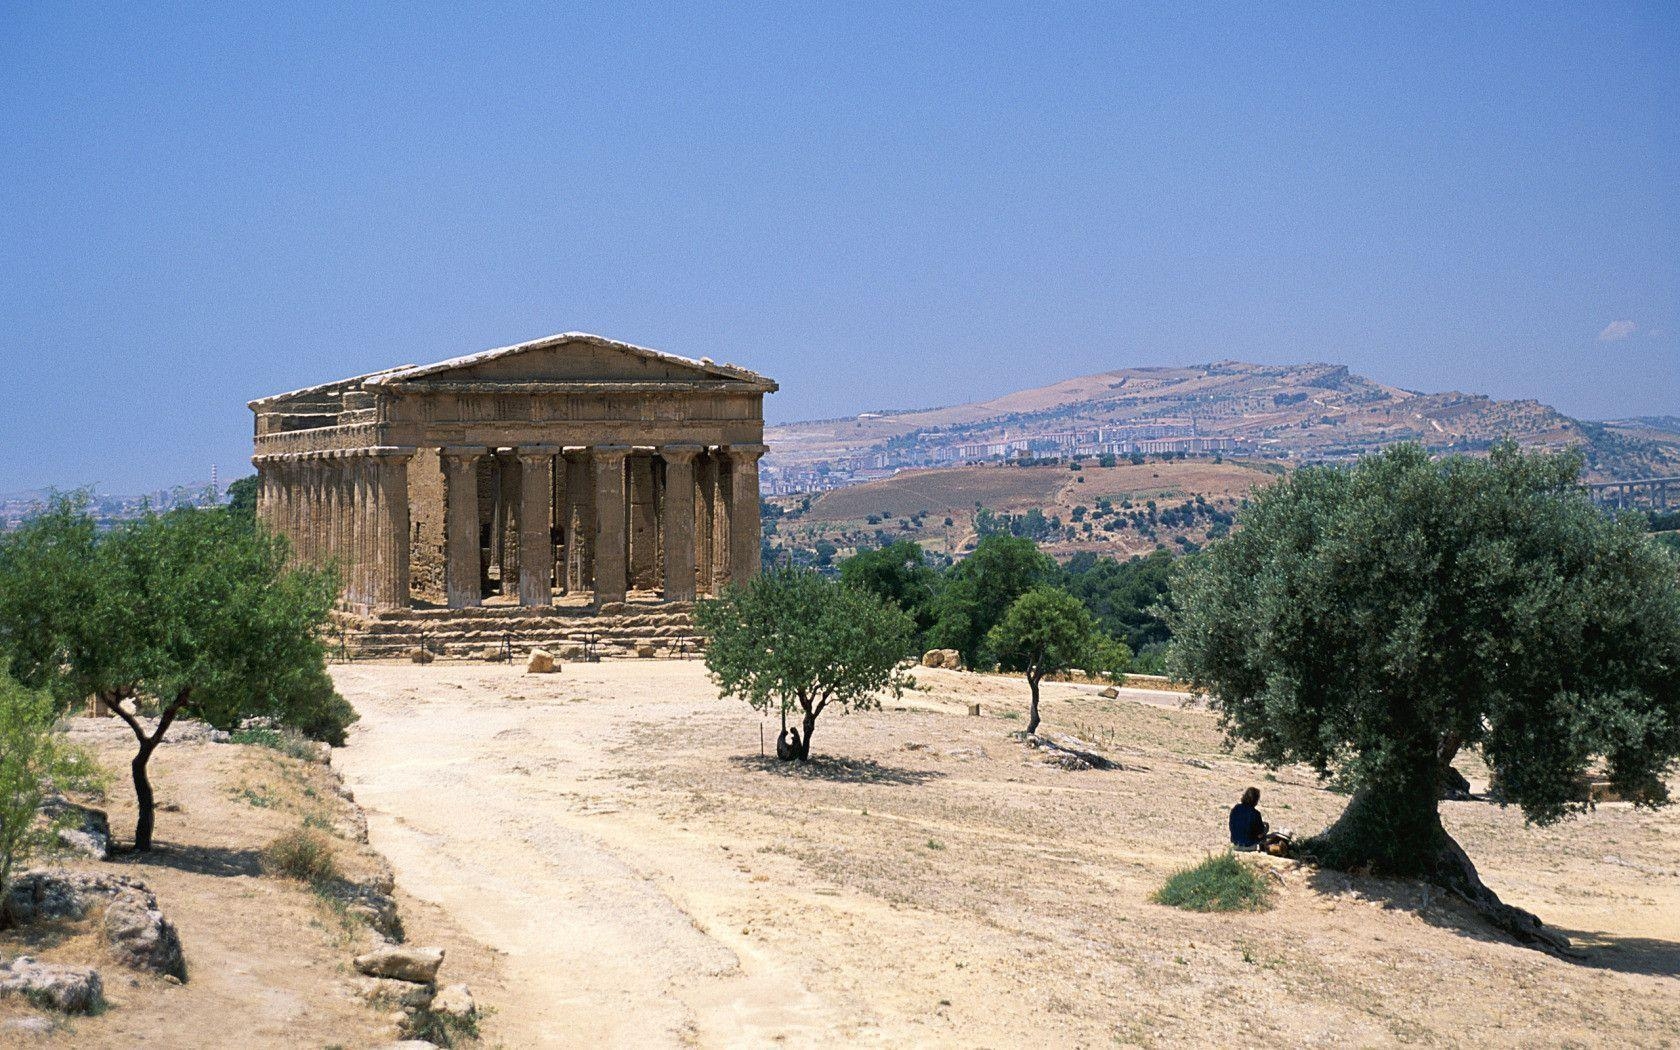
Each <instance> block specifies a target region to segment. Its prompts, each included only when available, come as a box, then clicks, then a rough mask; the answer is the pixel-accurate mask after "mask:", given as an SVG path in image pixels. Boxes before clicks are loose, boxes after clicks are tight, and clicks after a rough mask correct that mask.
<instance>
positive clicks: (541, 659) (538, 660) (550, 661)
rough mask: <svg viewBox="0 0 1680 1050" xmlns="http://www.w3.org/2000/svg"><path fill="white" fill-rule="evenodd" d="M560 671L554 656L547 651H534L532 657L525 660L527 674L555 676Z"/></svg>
mask: <svg viewBox="0 0 1680 1050" xmlns="http://www.w3.org/2000/svg"><path fill="white" fill-rule="evenodd" d="M559 669H560V668H559V665H557V664H556V663H555V662H554V654H553V653H551V652H549V651H548V650H546V649H532V650H531V655H530V656H527V657H526V658H525V673H526V674H553V673H554V672H555V671H558V670H559Z"/></svg>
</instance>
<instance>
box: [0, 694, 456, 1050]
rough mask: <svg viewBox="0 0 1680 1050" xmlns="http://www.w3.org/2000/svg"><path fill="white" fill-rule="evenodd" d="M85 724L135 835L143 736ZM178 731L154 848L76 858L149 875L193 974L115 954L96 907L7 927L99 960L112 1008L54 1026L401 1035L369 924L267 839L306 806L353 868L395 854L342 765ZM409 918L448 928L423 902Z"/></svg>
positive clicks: (147, 1042)
mask: <svg viewBox="0 0 1680 1050" xmlns="http://www.w3.org/2000/svg"><path fill="white" fill-rule="evenodd" d="M71 726H72V729H71V738H72V739H73V740H75V741H77V742H78V743H82V744H85V745H88V746H90V747H91V748H92V749H93V750H94V751H95V753H96V754H97V755H98V757H99V758H100V760H101V762H102V764H103V765H104V766H105V767H106V768H107V769H109V770H110V771H111V772H112V774H113V776H112V781H111V784H110V791H109V797H108V799H107V800H106V801H105V802H103V803H102V805H103V806H105V807H106V808H107V809H108V810H109V812H110V816H111V829H112V831H113V832H114V834H115V837H116V838H117V839H118V840H119V841H120V842H121V843H124V844H126V843H127V842H128V841H129V840H130V838H131V836H132V834H133V830H134V816H135V813H134V805H133V798H134V793H133V788H132V787H131V786H130V785H129V782H128V779H127V773H128V760H129V758H130V757H132V755H133V751H134V738H133V736H132V735H130V733H129V731H128V729H127V728H126V727H125V726H124V725H123V724H122V723H120V722H118V721H117V720H116V719H114V718H110V719H104V718H75V719H72V721H71ZM170 735H171V737H177V738H179V739H176V740H173V741H172V742H166V743H164V744H163V746H162V747H160V748H159V749H158V751H157V754H156V755H155V756H154V757H153V759H152V762H151V770H152V782H153V784H154V786H155V787H156V789H157V795H158V803H159V808H160V812H159V813H158V822H157V837H156V848H155V849H154V850H153V851H152V852H151V853H147V854H134V853H128V854H118V855H117V856H115V857H113V858H112V859H111V860H110V861H107V862H99V861H93V860H81V861H66V862H63V865H62V866H69V867H79V868H86V869H90V870H95V871H101V872H105V873H109V874H120V875H129V876H133V877H136V878H139V879H141V880H143V881H144V882H145V883H146V885H147V886H148V887H150V888H151V889H152V890H153V891H154V892H155V893H156V894H157V897H158V904H159V907H160V909H161V910H162V911H163V913H164V915H166V916H167V917H168V918H169V919H170V920H171V921H172V922H174V923H175V925H176V928H177V929H178V930H179V932H180V936H181V943H182V947H183V949H184V950H185V954H186V960H187V978H188V979H187V983H186V984H185V985H173V984H170V983H168V982H166V981H164V980H163V979H161V978H157V977H153V976H150V975H141V974H137V973H134V972H132V971H129V970H125V969H123V968H122V967H120V966H118V965H115V964H114V963H112V962H111V961H110V960H109V959H108V958H106V957H105V956H104V954H103V952H102V950H101V947H100V945H99V943H98V939H97V937H96V935H95V934H94V933H93V930H94V929H95V928H96V927H97V922H94V923H91V924H88V925H86V926H84V927H63V926H58V927H55V926H46V927H29V928H27V929H25V930H23V931H10V932H8V933H7V934H5V935H4V937H3V938H0V955H4V956H6V957H10V956H12V955H15V954H25V953H27V954H31V955H35V956H37V957H39V958H43V959H46V960H50V961H57V962H71V963H79V964H82V965H92V966H97V967H98V968H99V970H100V973H101V976H102V978H103V980H104V986H105V996H106V998H107V1000H109V1002H110V1007H109V1009H107V1010H106V1011H104V1012H103V1013H101V1014H99V1015H98V1016H94V1017H75V1018H59V1019H57V1021H56V1023H57V1028H56V1030H55V1031H53V1032H52V1033H51V1034H50V1035H49V1036H48V1037H47V1039H46V1040H45V1041H46V1042H47V1043H49V1044H52V1045H65V1046H76V1047H101V1048H104V1047H108V1048H112V1050H117V1048H129V1047H139V1046H147V1047H225V1046H240V1047H294V1046H310V1047H325V1046H344V1047H365V1046H371V1045H375V1044H377V1043H381V1042H385V1041H388V1040H389V1039H390V1038H391V1032H390V1030H389V1029H390V1026H389V1025H388V1023H387V1022H386V1021H385V1020H384V1018H383V1017H382V1015H381V1014H380V1013H379V1012H378V1011H376V1010H374V1009H373V1008H371V1007H370V1006H368V1005H367V1004H366V1003H364V1002H363V1001H362V1000H360V999H358V998H356V997H355V995H354V979H355V974H354V973H353V972H352V971H351V967H350V959H351V957H352V956H353V955H354V953H355V952H356V951H357V949H358V946H363V945H365V944H366V943H368V936H369V935H368V934H367V932H366V930H365V929H363V928H362V927H360V926H359V925H358V924H356V923H354V922H350V921H347V920H345V919H344V918H342V917H341V916H340V915H339V914H337V913H335V911H334V910H333V909H332V908H330V907H329V906H328V905H327V904H325V903H324V902H323V901H322V900H321V899H320V898H319V897H317V896H316V895H315V894H313V893H311V892H310V891H309V889H308V888H307V887H306V886H305V885H304V884H303V883H301V882H298V881H296V880H294V879H289V878H285V877H282V876H278V875H274V874H269V873H266V872H265V869H264V864H263V860H262V849H263V847H264V846H266V845H267V844H268V843H269V842H271V841H272V840H273V839H274V838H275V837H276V836H278V835H279V834H281V833H282V832H284V831H287V830H291V829H295V828H297V827H299V826H300V824H302V823H303V822H304V821H305V820H306V819H307V820H309V821H310V822H311V823H313V824H315V825H316V826H317V827H319V828H321V829H324V833H329V834H332V835H333V841H334V842H335V844H336V845H335V852H336V856H337V862H338V866H339V868H340V870H341V871H342V872H343V874H344V875H345V876H346V877H349V878H354V879H362V878H365V877H368V876H370V875H372V874H373V873H374V872H375V871H377V870H378V869H379V868H380V867H381V866H382V865H383V861H382V860H381V858H379V857H378V856H377V855H376V854H374V853H373V852H371V851H370V850H368V849H367V848H366V847H365V846H361V845H359V844H358V843H357V841H356V837H357V836H356V827H355V825H356V822H357V820H358V817H357V815H356V813H355V810H354V807H352V806H350V805H348V804H347V803H345V802H344V801H343V800H342V799H341V798H339V797H338V796H337V794H336V793H335V792H334V790H333V788H334V784H333V781H332V777H331V773H330V772H329V771H328V770H327V768H326V767H325V766H321V765H318V764H315V763H312V762H304V761H299V760H297V759H294V758H288V757H285V756H282V755H280V754H279V753H277V752H275V751H272V750H269V749H268V748H263V747H254V746H245V745H238V744H216V743H210V742H208V741H207V740H206V739H205V738H204V737H203V735H202V733H200V734H199V736H198V739H197V740H196V741H195V740H193V739H191V738H192V735H193V734H192V729H191V727H190V726H178V727H177V728H176V729H173V730H171V733H170ZM40 863H42V864H43V866H54V865H55V864H56V863H57V862H51V861H42V862H40ZM97 914H98V913H97V912H95V916H96V917H97ZM407 917H408V916H406V915H405V918H407ZM410 932H418V933H419V934H420V935H422V936H424V935H429V934H431V935H435V931H434V930H433V929H432V928H431V927H430V926H429V924H428V920H426V919H425V918H424V917H419V916H417V921H416V922H412V923H410ZM442 943H450V942H449V941H448V940H444V941H443V942H442ZM465 955H466V956H467V957H469V958H470V956H471V952H470V951H468V952H467V953H465ZM456 962H457V960H456V959H454V958H453V957H452V958H451V959H450V960H449V964H451V965H453V964H455V963H456ZM28 1015H34V1016H47V1015H42V1014H40V1013H39V1012H38V1011H35V1010H33V1009H32V1008H31V1007H30V1006H29V1005H28V1004H27V1003H25V1002H23V1001H21V1000H19V999H17V998H11V999H7V1000H4V1001H0V1020H5V1019H10V1018H21V1017H24V1016H28ZM8 1042H21V1043H22V1044H23V1045H36V1044H37V1042H39V1040H35V1039H28V1038H25V1037H24V1036H23V1035H21V1034H19V1033H16V1032H11V1033H8V1032H7V1031H5V1030H0V1044H6V1043H8Z"/></svg>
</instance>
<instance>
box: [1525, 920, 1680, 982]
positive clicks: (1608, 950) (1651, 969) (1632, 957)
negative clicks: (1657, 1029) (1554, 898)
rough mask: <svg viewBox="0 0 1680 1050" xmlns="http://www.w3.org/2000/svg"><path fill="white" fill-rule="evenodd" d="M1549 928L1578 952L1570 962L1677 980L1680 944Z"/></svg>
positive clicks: (1679, 964) (1590, 931)
mask: <svg viewBox="0 0 1680 1050" xmlns="http://www.w3.org/2000/svg"><path fill="white" fill-rule="evenodd" d="M1552 929H1554V930H1556V931H1557V932H1559V933H1561V934H1563V935H1564V936H1565V937H1568V938H1569V943H1570V944H1572V945H1574V946H1575V948H1576V950H1578V951H1579V952H1580V953H1581V957H1580V958H1578V959H1571V960H1569V961H1570V962H1573V963H1578V964H1580V965H1582V966H1590V967H1592V968H1593V969H1595V970H1614V971H1616V972H1617V973H1642V974H1647V975H1649V976H1651V977H1680V944H1676V943H1674V942H1673V941H1659V940H1657V939H1656V938H1655V937H1624V936H1622V935H1620V934H1615V933H1605V932H1603V931H1601V930H1566V929H1564V928H1563V927H1562V926H1554V927H1552Z"/></svg>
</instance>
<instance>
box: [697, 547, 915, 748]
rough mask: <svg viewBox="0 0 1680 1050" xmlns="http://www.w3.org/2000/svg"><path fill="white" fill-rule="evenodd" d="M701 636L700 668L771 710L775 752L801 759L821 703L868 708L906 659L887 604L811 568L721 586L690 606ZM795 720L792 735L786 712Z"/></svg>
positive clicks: (905, 620) (902, 625) (891, 688)
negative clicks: (776, 729)
mask: <svg viewBox="0 0 1680 1050" xmlns="http://www.w3.org/2000/svg"><path fill="white" fill-rule="evenodd" d="M694 618H695V624H696V626H697V628H698V629H699V631H700V633H701V634H702V635H704V636H705V638H706V669H707V670H708V671H710V672H711V676H712V681H713V682H715V683H717V687H718V689H719V691H720V692H721V693H722V694H723V695H724V696H734V697H739V698H741V699H743V700H745V701H747V703H748V704H750V705H752V708H753V710H755V711H760V712H768V711H770V710H775V711H777V712H778V713H779V714H780V716H781V720H782V733H783V738H784V739H783V741H782V742H780V743H779V745H778V748H777V753H778V755H782V756H783V757H787V758H796V759H799V760H801V761H803V760H806V759H809V758H810V755H811V734H812V732H813V731H814V730H815V729H816V724H817V716H818V715H821V714H822V713H823V712H824V711H825V710H827V709H828V708H829V706H830V705H834V706H838V707H840V708H842V709H850V708H860V709H863V708H871V707H878V706H879V705H880V701H879V699H878V694H879V693H881V692H883V691H886V692H890V693H891V694H892V695H893V696H898V695H900V694H901V693H902V691H903V688H904V687H905V686H906V685H907V684H909V679H908V678H907V677H906V676H905V675H904V674H902V673H901V672H900V671H899V670H898V665H899V663H900V662H902V661H903V660H904V658H905V657H906V656H908V655H910V648H911V635H912V633H913V632H914V629H915V626H914V624H913V623H912V621H911V619H910V617H909V615H908V614H907V613H905V612H904V610H902V609H900V608H899V607H898V606H896V605H894V604H893V603H892V602H889V601H886V600H884V599H882V598H878V597H876V596H875V595H873V594H870V593H868V592H867V591H861V590H857V589H855V588H852V587H847V586H844V585H842V584H840V583H838V582H836V581H834V580H831V579H828V578H827V577H825V576H823V575H821V574H820V573H816V572H812V571H810V570H804V569H793V568H782V569H775V570H771V571H769V572H765V573H762V574H760V575H759V576H756V577H754V578H753V579H751V580H749V581H747V582H746V583H745V584H744V585H740V586H735V587H731V588H729V589H728V590H727V591H726V592H725V593H724V595H723V597H721V598H718V599H716V600H714V601H707V602H701V603H700V604H699V605H698V606H696V608H695V614H694ZM795 711H797V712H798V713H799V714H800V716H801V718H802V724H801V727H800V731H794V732H793V733H792V740H791V743H789V742H787V741H786V740H785V738H786V737H787V736H788V735H789V730H788V725H787V718H788V715H789V714H790V713H792V712H795Z"/></svg>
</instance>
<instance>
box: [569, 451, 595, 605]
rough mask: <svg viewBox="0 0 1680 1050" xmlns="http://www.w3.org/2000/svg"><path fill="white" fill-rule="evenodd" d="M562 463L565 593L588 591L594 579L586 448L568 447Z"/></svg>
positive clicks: (592, 485) (592, 518) (591, 484)
mask: <svg viewBox="0 0 1680 1050" xmlns="http://www.w3.org/2000/svg"><path fill="white" fill-rule="evenodd" d="M561 458H562V460H564V462H565V465H566V504H565V506H566V525H565V529H566V592H567V593H568V594H577V593H578V592H580V591H586V590H589V588H590V587H591V586H593V584H592V583H591V581H592V580H594V578H595V569H594V566H593V564H592V562H591V555H592V553H593V552H594V550H595V476H594V473H595V472H594V469H593V468H592V467H591V466H590V464H589V450H588V449H581V448H580V449H568V450H567V451H566V452H565V454H564V455H563V456H562V457H561Z"/></svg>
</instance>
